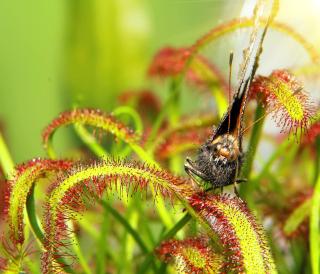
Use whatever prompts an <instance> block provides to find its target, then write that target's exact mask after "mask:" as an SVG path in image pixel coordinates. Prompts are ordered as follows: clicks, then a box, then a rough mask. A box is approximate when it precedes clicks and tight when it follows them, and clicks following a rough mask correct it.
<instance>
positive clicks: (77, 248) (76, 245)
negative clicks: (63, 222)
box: [67, 221, 92, 274]
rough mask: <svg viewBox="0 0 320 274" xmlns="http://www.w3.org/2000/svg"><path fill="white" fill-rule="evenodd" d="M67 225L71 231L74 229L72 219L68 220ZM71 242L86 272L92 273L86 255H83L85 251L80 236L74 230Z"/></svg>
mask: <svg viewBox="0 0 320 274" xmlns="http://www.w3.org/2000/svg"><path fill="white" fill-rule="evenodd" d="M67 225H68V227H69V229H70V230H71V231H74V228H73V224H72V222H71V221H69V222H67ZM71 242H72V249H73V251H74V253H75V255H76V256H77V259H78V261H79V264H80V266H81V267H82V270H83V271H84V273H86V274H92V272H91V270H90V267H89V265H88V263H87V261H86V259H85V257H84V256H83V253H82V251H81V248H80V244H79V241H78V238H77V236H76V234H75V233H74V232H71Z"/></svg>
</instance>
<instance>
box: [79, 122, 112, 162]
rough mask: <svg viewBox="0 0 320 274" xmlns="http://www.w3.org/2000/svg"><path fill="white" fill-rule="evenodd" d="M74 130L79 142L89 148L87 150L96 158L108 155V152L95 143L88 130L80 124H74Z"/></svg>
mask: <svg viewBox="0 0 320 274" xmlns="http://www.w3.org/2000/svg"><path fill="white" fill-rule="evenodd" d="M74 129H75V131H76V133H77V134H78V136H79V137H80V139H81V141H82V142H83V143H84V144H85V145H86V146H88V147H89V149H90V150H91V151H92V152H93V153H94V154H95V155H97V156H98V157H104V156H106V155H108V152H107V151H106V150H105V149H104V148H103V147H102V146H101V145H100V144H99V143H98V142H97V140H96V138H95V137H94V136H93V135H92V134H90V133H89V132H88V130H87V129H86V128H85V127H84V126H83V125H80V124H74Z"/></svg>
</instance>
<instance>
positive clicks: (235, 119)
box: [184, 8, 271, 193]
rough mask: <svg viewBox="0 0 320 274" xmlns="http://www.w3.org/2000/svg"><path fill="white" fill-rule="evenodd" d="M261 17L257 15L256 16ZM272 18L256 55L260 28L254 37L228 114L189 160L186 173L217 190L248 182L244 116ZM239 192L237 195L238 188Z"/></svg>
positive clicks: (254, 33)
mask: <svg viewBox="0 0 320 274" xmlns="http://www.w3.org/2000/svg"><path fill="white" fill-rule="evenodd" d="M256 9H257V8H256ZM257 13H258V12H257V11H255V14H257ZM270 18H271V16H270V17H269V19H268V21H267V23H266V25H265V26H264V29H263V32H262V34H261V36H260V40H259V41H258V45H257V48H256V51H254V44H255V43H256V40H257V33H258V27H256V29H254V30H253V31H252V33H251V37H250V43H249V47H248V48H247V49H246V50H245V51H244V60H243V63H242V65H241V67H240V77H241V78H240V81H239V85H238V88H237V90H236V92H235V94H234V96H233V100H232V102H231V104H230V105H229V107H228V111H227V113H226V114H225V115H224V116H223V118H222V119H221V121H220V122H219V124H218V126H217V127H216V129H214V132H213V134H212V136H211V137H210V138H209V139H208V140H207V141H206V142H205V143H204V144H203V145H202V146H201V147H200V149H199V151H198V156H197V159H196V160H195V161H192V160H191V159H190V158H189V157H187V158H186V161H185V164H184V168H185V171H186V173H187V174H188V175H189V176H190V177H192V178H194V176H197V177H199V178H201V179H202V180H204V181H206V182H207V183H209V184H211V185H212V187H213V188H214V189H215V188H221V189H222V188H223V187H224V186H228V185H231V184H234V186H235V185H236V183H240V182H242V181H246V180H245V179H241V178H239V177H238V175H239V174H240V170H241V166H242V163H243V159H244V153H243V148H242V136H243V115H244V112H245V109H246V104H247V97H248V91H249V87H250V84H251V82H252V80H253V78H254V75H255V73H256V70H257V67H258V63H259V57H260V55H261V53H262V43H263V40H264V37H265V35H266V31H267V29H268V26H269V24H270V21H271V20H270ZM250 55H252V56H250ZM232 56H233V55H230V62H229V65H230V74H229V86H230V77H231V67H232V66H231V64H232ZM250 59H251V65H250ZM235 192H236V193H237V191H236V187H235Z"/></svg>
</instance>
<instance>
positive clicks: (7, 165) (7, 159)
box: [0, 132, 14, 178]
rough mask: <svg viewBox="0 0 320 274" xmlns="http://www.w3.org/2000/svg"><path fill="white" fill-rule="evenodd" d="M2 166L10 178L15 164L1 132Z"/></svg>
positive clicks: (0, 151) (0, 152)
mask: <svg viewBox="0 0 320 274" xmlns="http://www.w3.org/2000/svg"><path fill="white" fill-rule="evenodd" d="M0 165H1V167H2V168H3V171H4V173H5V176H6V178H10V176H12V172H13V170H14V163H13V160H12V158H11V155H10V153H9V150H8V147H7V145H6V143H5V141H4V138H3V136H2V134H1V132H0Z"/></svg>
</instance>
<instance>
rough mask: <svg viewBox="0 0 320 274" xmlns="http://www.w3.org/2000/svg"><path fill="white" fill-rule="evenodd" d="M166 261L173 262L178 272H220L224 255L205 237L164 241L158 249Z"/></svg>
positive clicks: (158, 252) (162, 258) (160, 255)
mask: <svg viewBox="0 0 320 274" xmlns="http://www.w3.org/2000/svg"><path fill="white" fill-rule="evenodd" d="M156 252H157V254H158V255H159V257H160V258H161V260H163V261H164V262H166V263H170V262H173V263H174V266H175V268H176V270H177V272H178V273H199V274H200V273H212V274H213V273H220V271H221V268H222V264H223V257H222V256H221V255H219V254H217V253H216V252H215V251H214V250H213V248H212V247H211V246H210V241H209V239H208V238H205V237H197V238H189V239H185V240H180V241H179V240H169V241H166V242H163V243H162V244H161V245H160V246H159V247H158V248H157V250H156Z"/></svg>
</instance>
